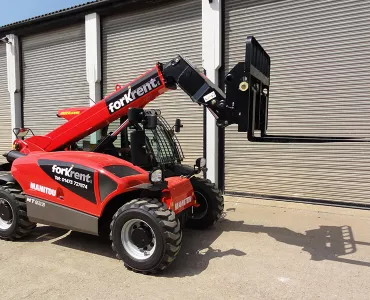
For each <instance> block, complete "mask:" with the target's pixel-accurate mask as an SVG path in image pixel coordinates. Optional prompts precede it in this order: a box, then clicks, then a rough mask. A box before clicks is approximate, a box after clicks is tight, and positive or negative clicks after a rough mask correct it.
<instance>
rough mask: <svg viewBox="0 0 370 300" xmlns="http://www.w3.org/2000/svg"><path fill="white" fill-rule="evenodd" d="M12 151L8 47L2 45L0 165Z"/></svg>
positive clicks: (0, 70)
mask: <svg viewBox="0 0 370 300" xmlns="http://www.w3.org/2000/svg"><path fill="white" fill-rule="evenodd" d="M11 149H12V123H11V116H10V98H9V91H8V77H7V66H6V47H5V44H0V163H2V162H5V158H4V157H3V156H2V154H3V153H5V152H7V151H10V150H11Z"/></svg>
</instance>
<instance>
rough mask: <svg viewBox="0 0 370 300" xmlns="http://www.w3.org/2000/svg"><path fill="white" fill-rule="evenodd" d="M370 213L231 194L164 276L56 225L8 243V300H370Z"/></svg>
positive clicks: (0, 246)
mask: <svg viewBox="0 0 370 300" xmlns="http://www.w3.org/2000/svg"><path fill="white" fill-rule="evenodd" d="M369 229H370V211H363V210H354V209H345V208H334V207H324V206H314V205H307V204H297V203H285V202H274V201H267V200H258V199H243V198H235V197H234V198H231V197H226V215H225V217H224V218H223V219H222V220H221V221H220V222H219V223H218V224H217V225H216V226H215V227H214V228H212V229H210V230H206V231H190V230H186V231H185V232H184V240H183V248H182V250H181V252H180V254H179V257H178V258H177V260H176V261H175V262H174V263H173V265H172V266H171V267H170V268H169V269H168V270H167V271H165V272H163V273H161V274H160V275H157V276H145V275H140V274H136V273H133V272H129V271H127V270H126V269H125V268H124V267H123V265H122V263H121V262H120V261H118V260H117V259H115V258H114V255H113V254H112V251H111V249H110V245H109V244H107V243H102V242H101V241H100V240H99V239H98V238H96V237H91V236H88V235H84V234H80V233H75V232H72V233H70V232H67V231H65V230H60V229H55V228H51V227H48V226H40V227H38V228H37V229H36V230H35V231H34V232H33V234H32V235H31V236H30V237H28V238H26V239H25V240H23V241H19V242H4V241H0V299H6V300H8V299H253V300H254V299H325V300H329V299H369V298H370V283H369V279H370V268H369V267H370V230H369Z"/></svg>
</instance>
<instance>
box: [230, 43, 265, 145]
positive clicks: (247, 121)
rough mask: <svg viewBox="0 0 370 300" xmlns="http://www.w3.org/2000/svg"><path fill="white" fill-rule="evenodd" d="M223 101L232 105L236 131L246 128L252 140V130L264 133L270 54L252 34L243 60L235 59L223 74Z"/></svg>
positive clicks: (249, 138) (262, 134)
mask: <svg viewBox="0 0 370 300" xmlns="http://www.w3.org/2000/svg"><path fill="white" fill-rule="evenodd" d="M225 84H226V91H227V96H226V105H227V106H231V107H234V108H235V113H234V114H233V119H232V120H231V121H232V123H237V124H238V131H247V132H248V140H253V138H254V135H255V134H254V131H255V130H260V131H261V136H264V135H265V134H266V130H267V118H268V97H269V87H270V57H269V55H268V54H267V53H266V51H265V50H264V49H263V48H262V46H261V45H260V44H259V43H258V42H257V40H256V39H255V38H254V37H251V36H249V37H248V38H247V42H246V52H245V61H244V63H242V62H239V63H238V64H237V65H235V67H234V68H233V69H232V70H231V71H230V72H229V73H228V74H227V75H226V78H225Z"/></svg>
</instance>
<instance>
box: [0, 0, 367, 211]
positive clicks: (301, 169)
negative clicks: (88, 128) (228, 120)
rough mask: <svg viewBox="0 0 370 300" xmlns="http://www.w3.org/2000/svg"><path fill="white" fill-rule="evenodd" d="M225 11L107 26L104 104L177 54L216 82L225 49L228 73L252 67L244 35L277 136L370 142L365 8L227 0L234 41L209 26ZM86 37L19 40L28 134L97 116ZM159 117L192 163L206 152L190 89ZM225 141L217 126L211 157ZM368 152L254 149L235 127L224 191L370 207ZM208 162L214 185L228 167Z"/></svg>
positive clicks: (352, 0) (132, 17)
mask: <svg viewBox="0 0 370 300" xmlns="http://www.w3.org/2000/svg"><path fill="white" fill-rule="evenodd" d="M219 1H221V0H219ZM219 1H218V0H214V1H213V2H212V3H209V1H208V0H192V1H185V0H183V1H176V2H174V1H172V2H171V1H168V2H164V3H161V4H159V3H157V4H156V5H154V6H146V7H141V8H137V9H136V10H132V9H130V10H127V11H122V12H121V13H117V14H114V15H112V16H111V15H106V16H102V17H101V26H102V32H101V33H102V35H101V42H102V54H101V56H102V64H101V69H102V76H101V78H102V94H103V95H107V94H108V93H109V92H111V91H113V89H114V86H115V84H116V83H120V84H125V83H127V82H128V81H130V80H132V79H133V78H135V77H136V76H138V75H140V74H141V73H142V72H144V71H145V70H146V69H148V68H151V67H152V66H153V65H154V63H155V62H156V61H157V60H159V61H161V60H168V59H170V58H172V56H174V55H176V54H177V53H181V54H183V55H185V56H186V57H187V58H189V59H190V60H191V61H192V62H193V63H195V64H196V65H198V66H201V65H203V66H212V68H213V69H212V70H207V73H209V72H211V73H212V77H214V80H217V75H218V73H217V68H218V67H220V65H219V63H218V62H216V59H218V57H217V51H218V46H221V44H220V43H223V42H224V43H225V44H224V45H222V46H224V47H225V53H224V58H225V59H224V60H225V65H224V66H223V67H224V68H225V70H226V72H227V71H228V70H230V69H231V67H232V66H233V65H234V64H235V63H236V62H238V61H242V60H243V59H244V43H245V40H246V37H247V35H254V36H255V37H256V38H257V39H258V41H259V42H260V43H261V44H262V45H263V46H264V47H265V49H266V50H267V52H268V53H269V54H270V56H271V60H272V71H271V90H270V110H269V111H270V119H269V129H268V132H269V134H277V135H279V134H285V135H286V134H288V135H298V134H299V135H305V136H308V135H317V136H322V137H324V136H345V137H364V136H365V137H366V136H367V135H368V134H369V129H368V128H369V123H370V118H369V115H370V107H368V106H369V104H368V101H367V97H368V96H369V94H370V85H369V82H370V81H369V79H370V78H369V75H368V74H369V73H370V72H369V70H370V56H369V55H368V53H369V50H370V49H369V48H370V46H369V43H368V40H369V37H370V31H369V29H368V26H367V24H368V23H369V22H368V21H369V16H370V5H369V3H368V2H367V1H360V0H340V1H322V2H320V3H318V2H316V1H308V0H299V1H293V0H279V1H278V0H260V1H257V0H251V1H242V0H224V1H223V6H224V8H225V11H224V15H225V20H224V21H225V32H224V36H225V40H224V41H222V39H220V36H221V35H220V32H219V31H220V28H221V26H217V22H215V23H214V24H213V23H212V26H207V24H210V22H211V21H213V20H214V18H220V16H221V11H220V7H221V5H220V2H219ZM209 8H211V9H209ZM213 25H214V26H213ZM84 30H85V26H84V24H83V23H80V24H75V25H73V24H71V25H70V26H67V27H61V28H59V29H53V30H51V31H47V32H46V31H45V32H44V31H43V32H40V33H38V34H32V35H27V34H26V35H25V36H22V38H21V41H22V61H23V65H22V75H23V87H22V88H23V107H24V116H23V117H24V125H25V126H30V127H31V128H33V127H34V128H35V131H36V133H39V134H44V133H45V132H47V131H49V130H51V129H52V128H55V126H57V125H58V124H61V122H62V120H59V119H57V118H56V117H55V112H56V111H57V109H60V108H64V107H70V106H80V105H84V106H85V105H86V106H87V105H89V103H90V100H89V99H88V95H92V94H93V93H92V89H94V93H95V94H96V90H97V86H98V85H95V83H94V82H93V84H90V85H89V84H87V82H86V75H85V74H86V61H85V59H86V57H85V53H86V52H87V53H89V51H91V50H90V49H89V48H87V49H85V48H86V45H85V37H84V35H85V31H84ZM96 36H99V37H100V35H99V34H97V35H96ZM202 36H203V37H202ZM1 45H2V44H0V46H1ZM220 48H221V47H220ZM216 49H217V51H216ZM212 60H214V62H212V63H210V64H208V62H210V61H212ZM0 61H1V54H0ZM0 63H1V62H0ZM1 72H2V73H3V74H4V72H3V71H1ZM97 72H100V69H99V70H98V71H97ZM98 77H99V78H100V76H98ZM0 78H1V76H0ZM99 80H100V79H99ZM1 88H2V87H1V79H0V89H1ZM94 99H95V97H94ZM149 107H154V108H160V109H161V110H162V111H163V114H164V115H165V116H166V117H167V118H168V119H169V121H170V123H174V120H175V118H176V117H180V118H181V119H182V120H183V123H184V125H185V127H184V130H183V131H182V132H181V133H180V134H179V138H180V141H181V143H182V145H183V148H184V151H185V155H186V156H187V160H186V162H187V163H191V162H192V161H194V160H195V158H196V157H199V156H201V155H202V154H203V149H202V146H203V138H204V137H203V109H202V108H200V107H198V106H197V105H195V104H193V103H191V102H190V101H189V100H188V98H187V97H186V96H185V95H184V94H183V93H182V92H181V91H176V92H170V93H168V94H167V95H163V96H161V97H160V98H159V99H158V100H157V101H156V102H154V103H153V104H151V105H150V106H149ZM208 117H210V116H208ZM4 128H6V127H4ZM36 128H37V129H36ZM9 130H10V129H9ZM217 136H218V133H217V131H216V130H214V124H212V123H211V122H209V120H208V121H207V148H208V151H207V153H209V155H212V153H214V155H217V153H218V152H217V151H218V150H217V147H218V146H217V145H218V140H217ZM0 146H1V145H0ZM211 147H212V151H209V150H210V148H211ZM368 147H369V146H367V143H335V144H276V143H274V144H258V143H250V142H247V138H246V135H245V134H243V133H237V132H236V128H235V127H234V126H231V127H230V128H228V129H227V130H226V141H225V157H226V159H225V190H226V192H228V193H239V194H244V195H262V196H268V197H278V198H290V199H298V200H313V201H316V200H329V201H334V202H356V203H364V204H367V203H368V202H369V200H368V199H367V194H368V192H369V188H368V186H370V185H369V176H368V171H369V170H370V160H369V159H368V156H367V152H368V150H369V149H368ZM208 161H209V162H210V164H211V165H210V169H212V177H213V178H216V177H217V176H215V174H216V173H217V168H222V167H223V166H222V165H220V166H217V165H216V160H214V159H212V158H210V157H209V158H208Z"/></svg>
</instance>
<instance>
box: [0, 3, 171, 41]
mask: <svg viewBox="0 0 370 300" xmlns="http://www.w3.org/2000/svg"><path fill="white" fill-rule="evenodd" d="M165 1H169V0H94V1H89V2H86V3H83V4H79V5H75V6H72V7H69V8H64V9H61V10H57V11H54V12H51V13H47V14H44V15H40V16H36V17H33V18H29V19H26V20H21V21H18V22H14V23H11V24H7V25H3V26H0V35H6V34H10V33H13V34H17V35H27V34H29V33H32V32H37V31H42V30H45V28H46V29H47V28H52V27H55V26H56V27H58V26H61V25H63V24H65V25H68V24H70V23H71V22H73V21H79V20H84V18H85V15H86V14H89V13H92V12H96V13H101V14H102V15H110V14H114V13H118V12H119V11H122V10H124V9H126V8H127V7H128V6H131V5H134V6H135V5H136V6H138V7H140V3H142V2H146V3H151V4H153V3H159V2H165Z"/></svg>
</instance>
